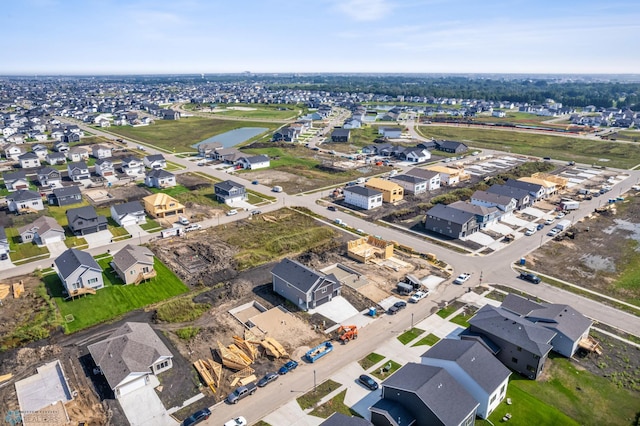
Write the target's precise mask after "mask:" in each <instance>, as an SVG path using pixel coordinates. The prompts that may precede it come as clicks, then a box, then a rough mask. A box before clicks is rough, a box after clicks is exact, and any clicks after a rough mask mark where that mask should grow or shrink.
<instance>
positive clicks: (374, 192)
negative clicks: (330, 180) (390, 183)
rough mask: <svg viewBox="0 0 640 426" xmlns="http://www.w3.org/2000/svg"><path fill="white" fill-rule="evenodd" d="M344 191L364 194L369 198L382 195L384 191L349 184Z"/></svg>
mask: <svg viewBox="0 0 640 426" xmlns="http://www.w3.org/2000/svg"><path fill="white" fill-rule="evenodd" d="M342 192H352V193H354V194H358V195H362V196H365V197H367V198H370V197H375V196H378V195H382V192H380V191H377V190H375V189H371V188H365V187H363V186H349V187H346V188H344V189H343V190H342Z"/></svg>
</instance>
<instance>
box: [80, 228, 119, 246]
mask: <svg viewBox="0 0 640 426" xmlns="http://www.w3.org/2000/svg"><path fill="white" fill-rule="evenodd" d="M83 237H84V239H85V240H87V244H89V248H94V247H100V246H106V245H108V244H110V243H111V239H112V238H113V235H111V231H109V230H108V229H105V230H104V231H100V232H94V233H93V234H87V235H84V236H83ZM105 251H106V250H105Z"/></svg>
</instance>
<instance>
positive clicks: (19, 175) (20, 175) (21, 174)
mask: <svg viewBox="0 0 640 426" xmlns="http://www.w3.org/2000/svg"><path fill="white" fill-rule="evenodd" d="M2 178H3V179H4V181H5V182H6V181H8V180H18V179H26V178H27V172H26V171H24V170H18V171H17V172H6V173H3V174H2Z"/></svg>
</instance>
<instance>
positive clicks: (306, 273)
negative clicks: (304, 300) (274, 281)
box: [271, 259, 324, 293]
mask: <svg viewBox="0 0 640 426" xmlns="http://www.w3.org/2000/svg"><path fill="white" fill-rule="evenodd" d="M271 273H272V274H274V275H276V276H278V277H280V278H282V279H283V280H285V281H287V282H288V283H291V285H293V286H294V287H295V288H297V289H298V290H300V291H302V292H304V293H307V292H308V291H309V290H311V289H312V288H313V286H314V285H315V284H317V283H318V282H319V281H321V280H322V279H323V278H324V275H323V274H321V273H319V272H315V271H314V270H312V269H309V268H307V267H306V266H304V265H303V264H301V263H298V262H296V261H295V260H291V259H282V261H280V263H278V264H277V265H276V266H274V268H273V269H272V270H271Z"/></svg>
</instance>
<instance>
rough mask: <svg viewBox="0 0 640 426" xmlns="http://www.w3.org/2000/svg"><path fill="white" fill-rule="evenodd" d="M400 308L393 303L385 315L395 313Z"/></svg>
mask: <svg viewBox="0 0 640 426" xmlns="http://www.w3.org/2000/svg"><path fill="white" fill-rule="evenodd" d="M399 310H400V309H398V308H396V306H395V305H393V306H390V307H389V309H387V315H395V314H397V313H398V311H399Z"/></svg>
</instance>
